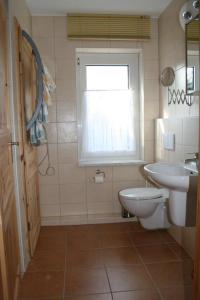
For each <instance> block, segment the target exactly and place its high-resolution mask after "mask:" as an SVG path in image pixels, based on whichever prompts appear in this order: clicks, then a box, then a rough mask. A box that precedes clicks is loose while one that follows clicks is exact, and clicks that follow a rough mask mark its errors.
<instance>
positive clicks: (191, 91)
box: [185, 15, 200, 95]
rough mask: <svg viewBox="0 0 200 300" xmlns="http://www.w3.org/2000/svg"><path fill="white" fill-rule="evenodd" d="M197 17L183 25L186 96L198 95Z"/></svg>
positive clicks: (198, 33)
mask: <svg viewBox="0 0 200 300" xmlns="http://www.w3.org/2000/svg"><path fill="white" fill-rule="evenodd" d="M199 29H200V23H199V15H198V16H197V17H196V18H194V19H192V20H191V21H190V22H188V23H187V24H186V25H185V33H186V94H187V95H196V94H198V93H199V42H200V38H199V37H200V30H199Z"/></svg>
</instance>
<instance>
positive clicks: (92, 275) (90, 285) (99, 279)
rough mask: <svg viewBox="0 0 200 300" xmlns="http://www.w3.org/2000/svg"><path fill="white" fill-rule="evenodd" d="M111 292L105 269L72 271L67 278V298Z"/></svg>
mask: <svg viewBox="0 0 200 300" xmlns="http://www.w3.org/2000/svg"><path fill="white" fill-rule="evenodd" d="M108 292H110V287H109V283H108V279H107V275H106V271H105V270H104V269H79V268H75V269H71V270H69V271H68V274H67V278H66V296H70V295H72V294H76V295H87V294H101V293H108Z"/></svg>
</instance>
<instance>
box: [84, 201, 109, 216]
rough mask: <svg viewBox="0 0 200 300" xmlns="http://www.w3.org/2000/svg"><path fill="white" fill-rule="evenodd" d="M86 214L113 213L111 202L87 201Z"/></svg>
mask: <svg viewBox="0 0 200 300" xmlns="http://www.w3.org/2000/svg"><path fill="white" fill-rule="evenodd" d="M87 208H88V214H104V213H107V214H108V213H113V202H111V201H109V202H88V203H87Z"/></svg>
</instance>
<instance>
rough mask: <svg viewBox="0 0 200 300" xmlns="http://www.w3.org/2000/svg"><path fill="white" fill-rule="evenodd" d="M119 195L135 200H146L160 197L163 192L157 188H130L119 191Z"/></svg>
mask: <svg viewBox="0 0 200 300" xmlns="http://www.w3.org/2000/svg"><path fill="white" fill-rule="evenodd" d="M119 194H120V195H121V196H124V197H126V198H131V199H135V200H140V199H143V200H148V199H156V198H160V197H162V196H163V190H162V189H157V188H132V189H126V190H123V191H120V192H119Z"/></svg>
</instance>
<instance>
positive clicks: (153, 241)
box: [130, 230, 164, 246]
mask: <svg viewBox="0 0 200 300" xmlns="http://www.w3.org/2000/svg"><path fill="white" fill-rule="evenodd" d="M130 238H131V240H132V242H133V243H134V244H135V245H137V246H142V245H157V244H164V239H163V237H162V236H161V234H160V233H159V232H158V231H155V230H154V231H144V232H132V233H130Z"/></svg>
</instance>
